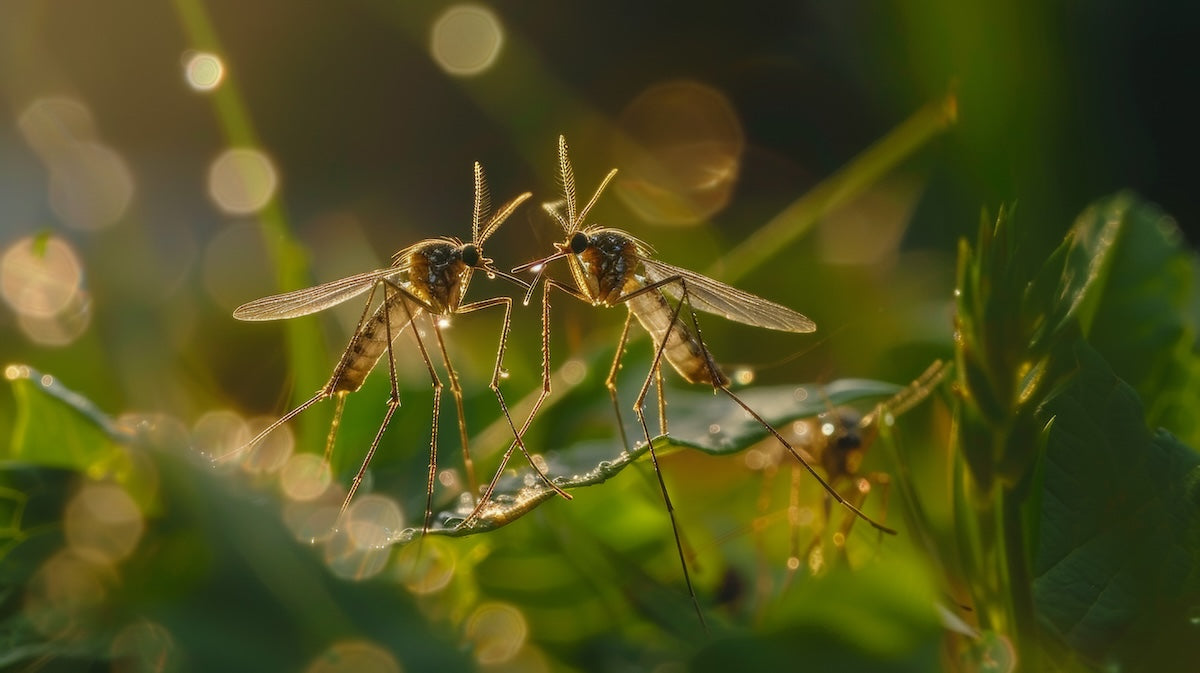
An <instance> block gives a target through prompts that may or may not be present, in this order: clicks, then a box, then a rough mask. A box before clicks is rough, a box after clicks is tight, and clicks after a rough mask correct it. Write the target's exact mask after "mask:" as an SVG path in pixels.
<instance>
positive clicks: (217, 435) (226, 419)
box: [192, 409, 252, 462]
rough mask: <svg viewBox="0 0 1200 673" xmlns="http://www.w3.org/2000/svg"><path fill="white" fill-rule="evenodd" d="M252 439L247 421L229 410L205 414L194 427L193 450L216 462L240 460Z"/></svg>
mask: <svg viewBox="0 0 1200 673" xmlns="http://www.w3.org/2000/svg"><path fill="white" fill-rule="evenodd" d="M251 437H252V435H251V434H250V428H249V427H248V426H247V425H246V421H245V420H243V419H242V417H241V416H239V415H238V414H236V413H235V412H233V411H230V410H228V409H219V410H216V411H210V412H208V413H205V414H204V415H203V416H201V417H200V418H199V419H198V420H197V421H196V424H195V425H193V426H192V448H194V449H195V450H196V451H198V452H200V453H201V454H202V455H204V456H207V457H208V458H209V459H210V460H212V461H214V462H229V461H234V460H239V459H240V458H241V453H242V452H241V449H243V448H244V447H245V445H246V442H248V441H250V438H251Z"/></svg>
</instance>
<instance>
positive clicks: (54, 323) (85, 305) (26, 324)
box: [17, 291, 92, 347]
mask: <svg viewBox="0 0 1200 673" xmlns="http://www.w3.org/2000/svg"><path fill="white" fill-rule="evenodd" d="M91 324H92V297H91V294H89V293H88V292H86V291H81V292H77V293H75V296H73V297H72V298H71V301H70V303H68V304H67V306H66V308H64V309H63V310H62V311H60V312H58V313H55V314H54V315H52V316H50V317H42V316H35V315H30V314H28V313H20V314H18V315H17V327H19V328H20V329H21V332H22V333H23V334H24V335H25V336H26V337H28V338H29V340H30V341H32V342H34V343H36V344H38V345H39V346H51V347H61V346H68V345H70V344H72V343H75V341H76V340H78V339H79V337H81V336H83V334H84V333H85V332H87V328H88V326H90V325H91Z"/></svg>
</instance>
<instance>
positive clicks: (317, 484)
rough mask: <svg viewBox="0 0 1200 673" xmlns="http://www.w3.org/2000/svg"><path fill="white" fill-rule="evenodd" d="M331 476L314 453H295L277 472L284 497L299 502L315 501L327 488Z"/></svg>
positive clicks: (326, 467)
mask: <svg viewBox="0 0 1200 673" xmlns="http://www.w3.org/2000/svg"><path fill="white" fill-rule="evenodd" d="M332 481H333V475H332V474H331V473H330V471H329V463H326V462H325V461H324V460H323V459H322V458H321V457H320V456H318V455H317V454H315V453H295V454H292V456H291V457H290V458H288V460H287V462H286V463H284V465H283V469H282V470H280V471H279V487H280V488H282V489H283V493H284V495H286V496H287V497H289V498H291V499H292V500H298V501H300V502H304V501H308V500H316V499H317V498H319V497H320V496H321V494H322V493H324V492H325V490H326V489H327V488H329V484H330V482H332Z"/></svg>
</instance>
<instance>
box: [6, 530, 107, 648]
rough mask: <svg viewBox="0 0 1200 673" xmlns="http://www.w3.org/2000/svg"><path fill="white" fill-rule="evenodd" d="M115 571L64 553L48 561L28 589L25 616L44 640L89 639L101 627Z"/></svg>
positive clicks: (37, 572) (67, 552) (67, 551)
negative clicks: (99, 625)
mask: <svg viewBox="0 0 1200 673" xmlns="http://www.w3.org/2000/svg"><path fill="white" fill-rule="evenodd" d="M111 581H112V576H111V569H110V568H109V567H108V566H102V565H97V564H95V563H92V562H90V561H88V560H86V559H83V558H80V557H79V556H77V555H76V554H74V553H73V552H71V551H69V550H63V551H60V552H58V553H57V554H55V555H53V556H51V557H50V558H48V559H46V561H45V562H44V563H42V565H41V566H40V567H38V569H37V571H36V572H35V573H34V575H33V577H32V579H30V581H29V583H28V584H27V586H26V589H25V603H24V615H25V618H26V619H27V620H28V621H29V624H30V625H31V626H33V628H34V629H35V630H36V631H37V632H38V633H40V634H42V635H43V636H46V637H48V638H57V639H61V640H77V639H81V638H86V637H87V636H88V635H89V634H90V633H91V632H92V631H93V630H94V629H95V628H96V627H97V626H98V619H99V615H100V612H101V610H102V608H103V605H104V601H105V598H106V597H107V595H108V585H109V584H110V583H111Z"/></svg>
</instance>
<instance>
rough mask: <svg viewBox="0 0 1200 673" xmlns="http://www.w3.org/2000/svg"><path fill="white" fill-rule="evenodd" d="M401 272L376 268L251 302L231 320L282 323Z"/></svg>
mask: <svg viewBox="0 0 1200 673" xmlns="http://www.w3.org/2000/svg"><path fill="white" fill-rule="evenodd" d="M402 271H404V269H403V268H400V267H394V266H393V267H389V268H386V269H376V270H375V271H368V272H366V273H360V274H355V275H353V276H347V277H345V278H339V279H338V280H331V281H329V282H328V283H322V284H321V285H317V286H316V287H308V288H304V289H303V290H295V291H293V292H285V293H284V294H275V295H271V296H270V297H263V298H262V299H255V300H254V301H252V302H247V303H245V304H242V305H241V306H239V307H237V309H235V310H234V312H233V317H235V318H237V319H238V320H284V319H287V318H297V317H299V316H302V315H308V314H310V313H316V312H317V311H324V310H325V309H327V308H329V307H330V306H337V305H338V304H340V303H342V302H344V301H348V300H350V299H353V298H354V297H357V296H358V295H360V294H362V293H364V292H366V291H367V290H370V289H371V287H372V286H373V285H375V283H377V282H379V281H380V280H381V279H383V278H389V277H391V276H395V275H397V274H399V273H401V272H402Z"/></svg>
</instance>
